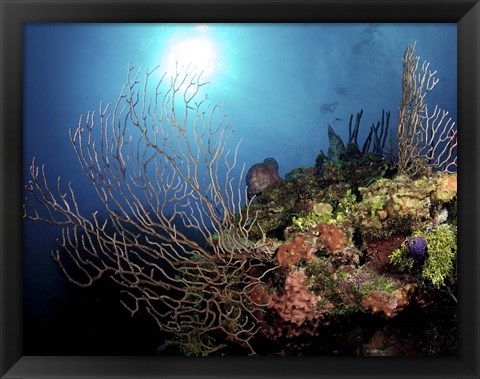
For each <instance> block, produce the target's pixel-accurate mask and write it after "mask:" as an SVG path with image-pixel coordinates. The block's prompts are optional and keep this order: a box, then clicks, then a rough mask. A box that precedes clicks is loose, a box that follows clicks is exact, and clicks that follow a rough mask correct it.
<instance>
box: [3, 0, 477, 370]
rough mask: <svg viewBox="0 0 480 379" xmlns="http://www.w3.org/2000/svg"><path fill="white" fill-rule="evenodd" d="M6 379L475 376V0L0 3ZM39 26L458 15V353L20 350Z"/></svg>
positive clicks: (395, 19)
mask: <svg viewBox="0 0 480 379" xmlns="http://www.w3.org/2000/svg"><path fill="white" fill-rule="evenodd" d="M0 17H1V63H0V70H1V79H0V80H1V82H0V84H1V95H0V96H1V107H0V117H1V119H0V123H1V124H0V154H1V160H0V161H1V166H0V167H1V168H0V217H1V218H0V286H1V287H0V296H1V298H0V302H1V303H0V376H1V377H2V378H34V377H35V378H50V377H51V378H54V377H62V378H69V377H72V378H73V377H76V378H79V377H82V378H84V377H85V378H89V377H97V378H98V377H102V378H113V377H125V378H129V377H132V378H133V377H135V378H144V377H145V378H147V377H158V378H187V377H188V378H196V377H198V378H317V377H318V378H323V377H325V378H326V377H339V378H347V377H348V378H360V377H361V378H370V377H372V378H373V377H382V378H388V377H390V378H401V377H409V378H421V377H429V378H443V377H448V378H463V379H466V378H479V377H480V376H479V375H480V365H479V356H480V351H479V309H480V308H479V299H480V293H479V273H480V270H479V254H480V249H479V247H480V238H479V235H480V234H479V230H480V229H479V222H478V220H479V215H480V209H479V193H480V188H479V184H480V183H479V179H480V175H479V173H480V167H479V163H480V140H479V135H480V133H479V127H480V96H479V94H480V75H479V70H480V4H479V2H478V0H423V1H413V0H406V1H405V0H404V1H401V0H384V1H378V0H377V1H374V0H367V1H363V0H336V1H335V0H327V1H322V0H316V1H313V0H310V1H306V0H299V1H293V0H292V1H281V0H271V1H268V0H257V1H251V0H248V1H246V0H235V1H234V0H219V1H215V0H168V1H162V0H157V1H153V0H150V1H147V0H140V1H135V0H127V1H121V0H120V1H108V0H98V1H89V0H80V1H78V0H77V1H66V0H63V1H58V0H50V1H48V0H38V1H33V0H26V1H18V0H0ZM41 22H49V23H51V22H53V23H55V22H65V23H70V22H202V23H205V22H422V23H423V22H425V23H429V22H453V23H457V26H458V125H460V127H459V129H460V132H459V136H458V138H459V147H460V151H459V153H458V162H459V169H458V178H459V182H460V183H459V192H458V208H459V211H458V217H459V230H458V244H459V252H460V254H459V258H458V264H459V275H458V298H459V342H460V351H459V355H458V356H456V357H423V358H400V357H399V358H393V357H391V358H381V359H378V358H377V359H375V358H367V357H362V358H353V357H298V358H295V357H288V358H273V357H214V358H182V357H51V356H50V357H47V356H24V355H23V349H22V338H23V334H22V304H23V297H22V290H23V286H22V267H23V266H22V230H21V225H22V210H21V209H22V101H23V100H22V49H23V47H22V46H23V26H24V25H25V24H27V23H41Z"/></svg>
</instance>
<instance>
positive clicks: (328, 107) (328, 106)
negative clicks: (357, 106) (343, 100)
mask: <svg viewBox="0 0 480 379" xmlns="http://www.w3.org/2000/svg"><path fill="white" fill-rule="evenodd" d="M337 107H338V101H334V102H333V103H325V104H322V106H321V107H320V111H321V112H322V113H333V112H335V109H336V108H337Z"/></svg>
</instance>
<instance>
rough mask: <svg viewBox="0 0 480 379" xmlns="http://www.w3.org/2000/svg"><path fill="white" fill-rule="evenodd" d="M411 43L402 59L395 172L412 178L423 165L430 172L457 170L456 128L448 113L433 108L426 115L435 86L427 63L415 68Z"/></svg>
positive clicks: (414, 56)
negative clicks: (435, 170)
mask: <svg viewBox="0 0 480 379" xmlns="http://www.w3.org/2000/svg"><path fill="white" fill-rule="evenodd" d="M419 63H420V57H419V56H417V55H415V44H414V43H410V44H408V45H407V48H406V49H405V54H404V56H403V77H402V100H401V103H400V114H399V122H398V128H397V138H398V172H399V173H400V174H409V175H410V176H415V175H416V174H417V173H419V171H420V170H421V168H422V167H424V166H425V164H427V165H428V166H430V167H432V168H433V169H439V170H442V171H448V172H453V171H456V168H457V154H456V148H457V128H456V125H455V122H453V121H452V119H451V118H450V117H448V112H447V111H445V110H442V109H440V108H439V107H438V106H436V107H435V109H434V111H433V112H430V111H429V109H428V106H427V104H426V102H425V98H426V96H427V94H428V93H429V92H430V91H432V90H433V89H434V88H435V86H436V85H437V84H438V82H439V79H438V78H437V77H436V74H437V72H436V71H433V72H432V71H430V63H429V62H427V61H424V62H423V63H422V65H421V66H419Z"/></svg>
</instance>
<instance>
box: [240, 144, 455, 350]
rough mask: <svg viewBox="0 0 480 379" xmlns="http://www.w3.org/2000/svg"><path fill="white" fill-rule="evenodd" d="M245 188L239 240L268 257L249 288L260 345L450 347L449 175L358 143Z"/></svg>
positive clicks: (452, 283) (452, 179) (452, 264)
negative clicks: (247, 219) (409, 168)
mask: <svg viewBox="0 0 480 379" xmlns="http://www.w3.org/2000/svg"><path fill="white" fill-rule="evenodd" d="M332 155H333V154H330V156H331V157H332ZM269 162H270V164H272V162H273V158H269ZM273 166H276V167H278V166H277V165H276V164H274V165H273ZM255 167H256V166H255ZM249 178H251V176H250V177H249ZM262 179H263V180H264V181H265V182H267V181H268V180H265V178H264V177H263V178H262ZM247 185H249V187H254V185H255V184H254V183H252V184H250V183H248V182H247ZM255 192H256V194H255V197H254V198H253V200H252V202H251V205H250V209H249V214H255V215H256V218H255V222H252V225H251V233H250V236H249V238H250V239H251V244H257V245H258V244H259V243H263V246H266V247H268V249H270V251H271V254H272V263H271V267H268V268H267V267H266V268H265V269H266V271H267V269H268V273H266V274H265V277H264V278H263V281H262V282H261V283H258V284H257V285H255V286H254V287H253V288H252V290H251V291H250V297H251V304H257V305H258V312H257V313H256V315H257V318H258V324H259V325H260V327H259V333H258V336H257V337H256V339H257V341H258V344H259V345H261V346H266V347H265V352H267V351H268V353H272V351H273V352H275V351H276V352H277V353H280V354H301V355H308V354H318V353H321V354H353V355H412V356H416V355H438V354H454V353H455V351H456V348H457V342H456V322H455V320H456V297H455V290H456V253H457V239H456V238H457V233H456V224H457V219H456V214H457V201H456V200H457V175H456V173H449V172H442V171H439V170H432V169H429V168H428V166H427V165H425V170H423V171H422V172H421V174H420V175H417V176H415V177H409V176H407V175H399V174H397V172H396V170H395V165H394V163H393V162H390V161H389V160H388V158H387V157H382V156H379V155H378V154H373V153H366V154H362V153H361V152H360V151H359V149H357V151H356V153H354V154H353V155H350V156H348V155H345V154H340V155H338V154H337V155H333V158H327V157H326V156H324V155H323V156H322V154H321V155H319V158H318V159H317V165H316V166H315V167H301V168H297V169H294V170H293V171H291V172H289V173H288V174H287V175H286V176H285V178H284V179H283V180H281V181H278V174H277V170H274V172H273V173H272V179H271V180H270V185H267V186H266V187H264V188H263V189H262V190H261V191H255ZM442 315H443V316H442ZM259 350H262V349H261V348H260V349H259Z"/></svg>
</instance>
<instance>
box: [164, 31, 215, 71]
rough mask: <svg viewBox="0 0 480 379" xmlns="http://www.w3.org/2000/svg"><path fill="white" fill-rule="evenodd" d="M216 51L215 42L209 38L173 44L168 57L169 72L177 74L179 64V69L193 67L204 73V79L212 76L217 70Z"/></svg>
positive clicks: (198, 38)
mask: <svg viewBox="0 0 480 379" xmlns="http://www.w3.org/2000/svg"><path fill="white" fill-rule="evenodd" d="M216 55H217V54H216V50H215V47H214V44H213V41H212V40H211V39H209V38H207V37H196V38H190V39H187V40H183V41H180V42H172V45H171V47H170V49H169V53H168V57H167V63H166V64H167V72H168V73H169V74H174V73H175V67H176V64H177V62H178V65H179V67H181V66H185V67H186V66H189V65H190V66H191V68H194V69H196V70H198V71H203V75H202V76H203V77H204V78H206V77H208V76H210V75H211V74H212V73H213V72H214V71H215V69H216V58H217V57H216Z"/></svg>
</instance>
